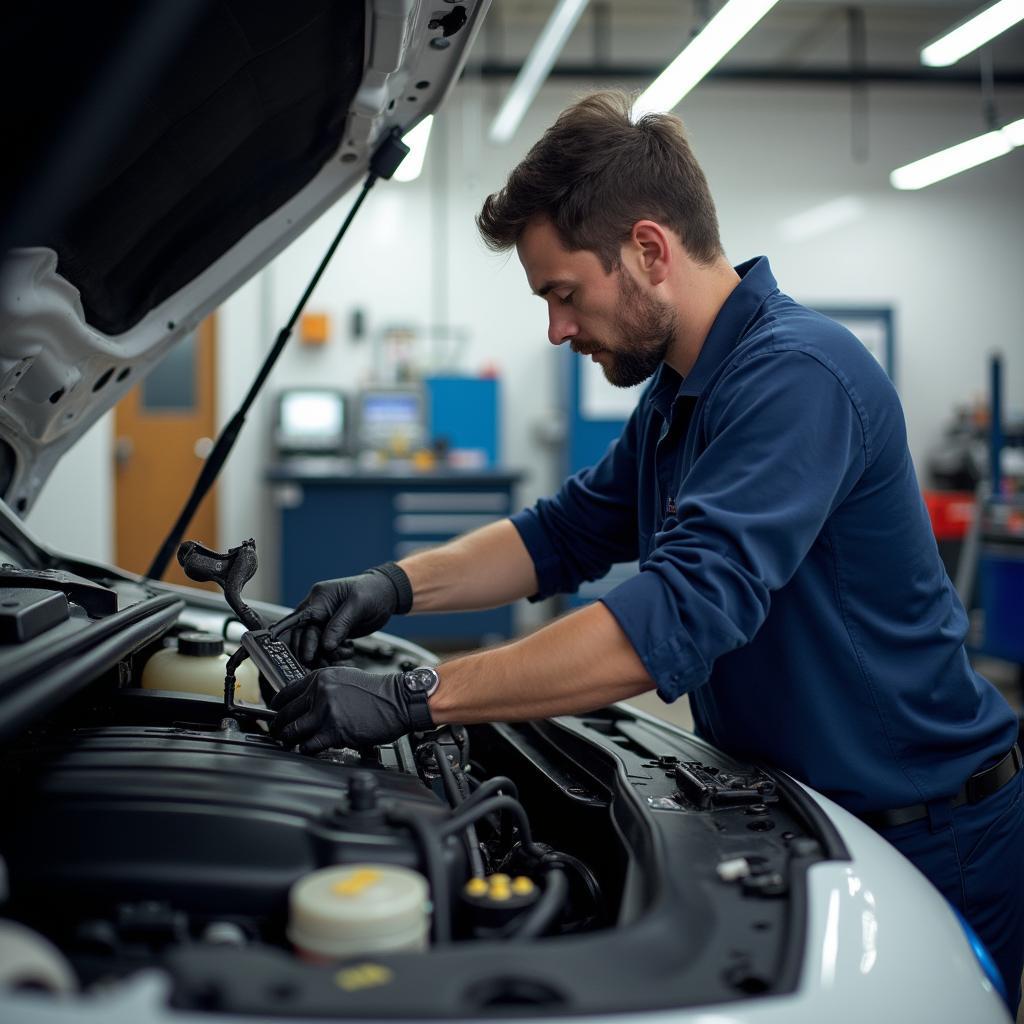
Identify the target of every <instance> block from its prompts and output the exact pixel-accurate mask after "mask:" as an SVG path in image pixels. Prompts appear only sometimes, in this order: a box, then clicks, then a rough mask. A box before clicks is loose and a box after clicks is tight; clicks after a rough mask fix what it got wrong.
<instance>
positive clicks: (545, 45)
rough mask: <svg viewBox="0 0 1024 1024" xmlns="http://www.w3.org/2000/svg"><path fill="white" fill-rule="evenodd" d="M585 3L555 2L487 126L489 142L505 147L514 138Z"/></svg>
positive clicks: (579, 1)
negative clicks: (499, 108)
mask: <svg viewBox="0 0 1024 1024" xmlns="http://www.w3.org/2000/svg"><path fill="white" fill-rule="evenodd" d="M588 3H589V0H558V6H557V7H556V8H555V9H554V11H552V12H551V17H550V18H548V22H547V24H546V25H545V26H544V28H543V29H542V30H541V33H540V35H539V36H538V37H537V42H536V43H534V44H533V49H532V50H531V51H530V55H529V56H528V57H527V58H526V63H525V64H523V66H522V67H521V68H520V69H519V74H518V75H516V80H515V81H514V82H513V83H512V88H511V89H509V91H508V95H507V96H506V97H505V102H504V103H503V104H502V105H501V110H499V111H498V116H497V117H496V118H495V119H494V123H493V124H492V125H491V130H490V133H489V138H490V140H491V142H496V143H499V144H500V143H505V142H508V140H509V139H511V138H512V136H513V135H515V133H516V129H517V128H518V127H519V123H520V121H522V119H523V115H524V114H525V113H526V111H527V110H529V109H530V104H531V103H532V102H533V99H534V97H535V96H536V95H537V90H538V89H540V87H541V86H542V85H543V84H544V79H545V78H547V77H548V72H550V71H551V68H552V65H553V64H554V63H555V60H556V59H557V57H558V55H559V54H560V53H561V52H562V47H563V46H565V43H566V40H567V39H568V38H569V36H570V35H572V30H573V29H574V28H575V27H576V22H577V21H579V20H580V15H581V14H582V13H583V11H584V9H585V8H586V6H587V4H588Z"/></svg>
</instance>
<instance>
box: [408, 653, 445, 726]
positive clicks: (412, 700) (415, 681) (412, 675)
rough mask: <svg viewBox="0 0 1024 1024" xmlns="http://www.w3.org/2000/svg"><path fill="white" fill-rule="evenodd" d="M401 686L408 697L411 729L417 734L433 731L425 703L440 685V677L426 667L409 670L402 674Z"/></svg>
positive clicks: (433, 669)
mask: <svg viewBox="0 0 1024 1024" xmlns="http://www.w3.org/2000/svg"><path fill="white" fill-rule="evenodd" d="M402 685H403V686H404V687H405V692H406V694H407V695H408V697H409V714H410V718H411V719H412V725H413V728H414V729H416V730H417V732H423V731H424V730H426V729H433V728H434V719H433V716H432V715H431V714H430V707H429V705H428V704H427V701H428V700H429V699H430V698H431V697H432V696H433V694H434V692H435V691H436V690H437V688H438V686H440V685H441V677H440V676H439V675H438V674H437V669H436V668H430V667H429V666H428V665H420V666H419V667H418V668H411V669H409V671H408V672H403V673H402Z"/></svg>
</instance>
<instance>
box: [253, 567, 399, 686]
mask: <svg viewBox="0 0 1024 1024" xmlns="http://www.w3.org/2000/svg"><path fill="white" fill-rule="evenodd" d="M411 607H412V586H411V585H410V583H409V577H408V576H406V575H405V573H404V572H403V571H402V570H401V569H400V568H399V567H398V566H397V565H396V564H395V563H394V562H388V563H386V564H385V565H379V566H377V567H376V568H374V569H367V571H366V572H363V573H360V574H359V575H358V576H345V577H342V578H341V579H337V580H323V581H322V582H320V583H315V584H314V585H313V588H312V590H310V592H309V593H308V594H307V595H306V596H305V597H304V598H303V599H302V600H301V601H300V602H299V604H298V605H297V606H296V608H295V611H293V612H292V613H291V614H290V615H286V616H285V617H284V618H283V619H279V620H278V621H277V622H276V623H274V625H273V626H271V627H270V632H271V635H273V636H275V637H279V638H280V639H281V640H283V641H284V642H285V643H286V644H287V645H288V646H289V647H290V648H291V650H292V651H293V652H294V654H295V656H296V657H297V658H298V659H299V661H301V662H303V663H304V664H306V665H310V666H312V665H314V664H315V663H316V661H317V660H318V655H319V658H320V659H322V660H323V661H326V662H331V661H333V660H335V659H334V658H333V655H334V653H335V652H336V651H337V649H338V646H339V645H340V644H341V643H342V642H343V641H345V640H347V639H348V638H349V637H350V636H366V635H367V633H372V632H373V631H374V630H376V629H380V628H381V626H383V625H384V624H385V623H386V622H387V621H388V619H390V618H391V616H392V615H396V614H399V615H404V614H405V613H406V612H407V611H409V609H410V608H411Z"/></svg>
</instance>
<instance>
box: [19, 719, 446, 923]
mask: <svg viewBox="0 0 1024 1024" xmlns="http://www.w3.org/2000/svg"><path fill="white" fill-rule="evenodd" d="M353 761H355V763H351V764H349V763H342V764H339V763H332V762H330V761H324V760H314V759H312V758H309V757H305V756H302V755H299V754H293V753H290V752H288V751H285V750H283V749H282V748H281V747H280V745H279V744H277V743H276V742H275V741H273V740H271V739H270V738H268V737H266V736H264V735H262V734H251V733H249V734H247V733H242V732H240V731H239V730H238V729H237V727H235V726H234V723H233V722H231V723H229V726H228V727H226V728H222V729H220V730H202V729H199V728H195V729H192V728H174V727H141V726H136V727H131V726H118V727H110V728H97V729H82V730H76V731H72V732H68V733H66V734H57V735H51V736H49V737H47V739H46V740H45V741H44V742H43V743H38V742H37V745H35V746H34V747H32V748H29V747H27V746H25V747H22V748H21V749H17V750H15V751H13V752H12V753H11V754H10V755H9V756H8V757H7V759H6V761H5V764H4V766H3V770H4V772H5V785H4V787H3V790H4V792H3V795H2V796H0V807H2V815H3V816H2V819H0V820H3V821H5V822H8V823H10V822H16V823H17V826H16V828H14V829H13V830H7V834H6V835H5V837H4V838H3V840H2V842H0V852H2V854H3V857H4V859H5V860H6V862H7V868H8V872H9V875H10V890H11V893H12V894H14V895H15V896H16V900H17V906H16V907H15V906H14V905H12V907H11V909H12V910H15V911H16V912H17V914H18V916H21V917H22V918H24V919H28V920H32V919H35V920H37V921H40V915H43V920H45V922H46V924H47V925H49V927H47V928H46V929H45V930H47V931H53V930H54V925H56V924H58V920H60V919H63V921H64V922H66V923H68V924H70V923H71V922H73V921H75V920H80V919H81V918H82V917H83V916H100V917H106V918H109V917H110V916H111V915H112V914H113V912H114V909H115V908H116V907H119V906H124V905H125V904H131V903H134V902H138V901H160V902H163V903H166V904H168V905H170V906H171V907H173V908H175V910H177V911H183V912H185V913H186V914H187V915H189V917H190V918H191V919H193V920H194V919H195V918H194V917H193V915H195V916H197V917H199V918H206V919H209V918H211V917H216V916H219V915H227V916H238V915H244V916H246V917H255V918H259V917H262V916H264V915H272V916H273V917H274V918H275V919H276V921H277V922H282V921H283V915H284V913H285V910H286V905H287V892H288V888H289V887H290V886H291V884H292V883H293V882H294V881H296V879H298V878H299V877H301V876H302V875H304V874H305V873H307V872H309V871H314V870H316V869H317V868H320V867H324V866H326V865H329V864H351V863H357V862H364V861H371V862H374V863H381V862H383V863H391V864H399V865H404V866H408V867H416V866H417V864H418V862H419V858H418V856H417V851H416V848H415V846H414V841H413V839H412V837H411V835H410V834H409V832H408V831H407V830H406V829H404V828H401V827H398V826H396V825H395V824H394V823H392V822H390V821H389V819H388V815H387V811H388V808H400V809H401V810H402V811H403V812H405V813H408V812H410V811H412V812H415V813H417V814H418V815H421V816H423V817H424V818H426V819H428V820H437V819H440V818H442V817H444V816H446V815H447V813H448V812H447V809H446V808H445V807H443V806H442V805H441V804H440V802H439V801H438V800H437V799H436V798H435V797H434V795H433V794H432V793H431V792H430V791H429V790H428V789H427V788H426V787H425V786H424V785H423V783H422V782H421V781H420V779H419V778H417V777H415V776H411V775H407V774H404V773H402V772H400V771H395V770H384V769H382V768H380V767H376V768H369V769H368V768H367V767H366V766H365V765H362V764H360V763H358V761H357V760H356V759H355V755H353ZM356 777H359V778H360V782H361V785H362V788H363V790H364V791H365V788H366V786H367V784H368V785H369V786H370V788H371V789H373V788H374V785H373V783H374V781H375V783H376V799H375V800H374V798H373V797H372V796H371V798H370V802H371V803H373V802H375V803H376V808H375V809H371V810H365V811H353V810H352V809H351V808H350V807H349V802H348V797H347V793H348V786H349V784H350V783H351V781H352V780H353V778H356ZM368 778H369V779H371V780H372V781H369V782H368ZM364 799H365V797H364ZM450 867H451V869H452V871H453V873H454V872H456V871H458V869H459V866H458V865H456V864H451V865H450ZM58 927H59V926H58Z"/></svg>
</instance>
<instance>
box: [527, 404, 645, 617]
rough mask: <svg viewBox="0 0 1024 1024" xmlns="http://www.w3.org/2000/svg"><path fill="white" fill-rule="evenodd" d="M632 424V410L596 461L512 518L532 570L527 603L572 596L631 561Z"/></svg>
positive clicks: (634, 433)
mask: <svg viewBox="0 0 1024 1024" xmlns="http://www.w3.org/2000/svg"><path fill="white" fill-rule="evenodd" d="M641 401H642V400H641ZM637 424H638V413H637V411H634V412H633V414H632V415H631V416H630V418H629V420H627V422H626V425H625V427H624V428H623V430H622V434H621V435H620V436H619V437H618V438H617V439H616V440H615V441H613V442H612V443H611V445H609V447H608V450H607V452H605V454H604V456H603V457H602V458H601V460H600V462H598V463H596V464H595V465H593V466H589V467H588V468H586V469H584V470H581V471H580V472H579V473H576V474H575V475H573V476H571V477H569V479H568V480H566V482H565V483H564V484H563V485H562V487H561V489H560V490H559V491H558V493H557V494H556V495H555V496H554V497H552V498H541V499H540V500H539V501H538V502H537V504H536V505H534V506H533V508H528V509H524V510H523V511H522V512H519V513H517V514H516V515H514V516H512V523H513V525H514V526H515V527H516V529H517V530H518V531H519V535H520V536H521V537H522V539H523V543H524V544H525V545H526V549H527V551H529V553H530V557H531V558H532V559H533V564H534V568H535V569H536V572H537V580H538V590H537V593H536V594H534V595H533V596H532V597H531V598H530V600H531V601H539V600H540V599H541V598H544V597H549V596H550V595H552V594H567V593H572V592H574V591H575V590H577V589H578V588H579V586H580V584H581V583H582V582H584V581H585V580H596V579H600V578H601V577H602V576H604V575H605V574H606V573H607V572H608V570H609V569H610V568H611V567H612V566H613V565H615V564H617V563H619V562H633V561H635V560H636V558H637V556H638V551H639V548H638V538H637V490H636V489H637V431H638V425H637Z"/></svg>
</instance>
